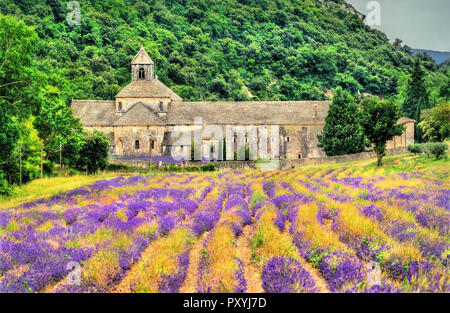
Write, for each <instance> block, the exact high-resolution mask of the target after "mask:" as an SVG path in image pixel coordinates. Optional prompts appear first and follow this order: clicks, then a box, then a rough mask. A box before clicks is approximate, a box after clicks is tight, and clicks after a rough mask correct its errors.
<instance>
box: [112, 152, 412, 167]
mask: <svg viewBox="0 0 450 313" xmlns="http://www.w3.org/2000/svg"><path fill="white" fill-rule="evenodd" d="M405 153H408V149H407V148H406V147H401V148H395V149H389V150H387V152H386V155H387V156H391V155H397V154H405ZM374 158H376V154H375V153H374V152H362V153H355V154H347V155H339V156H332V157H321V158H309V159H297V160H280V161H279V166H278V169H281V170H286V169H290V168H292V167H294V168H295V167H302V166H311V165H322V164H335V163H345V162H352V161H359V160H367V159H374ZM110 163H113V164H123V165H130V166H138V167H147V161H146V160H142V159H140V160H117V159H115V160H110ZM217 164H218V165H219V166H220V168H221V169H259V168H261V166H263V167H264V164H267V163H266V162H258V161H227V162H218V163H217ZM183 165H184V166H199V165H202V163H201V162H184V164H183Z"/></svg>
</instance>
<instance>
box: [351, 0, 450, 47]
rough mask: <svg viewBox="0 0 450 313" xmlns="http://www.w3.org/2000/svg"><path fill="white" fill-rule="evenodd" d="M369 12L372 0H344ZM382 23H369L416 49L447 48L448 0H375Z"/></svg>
mask: <svg viewBox="0 0 450 313" xmlns="http://www.w3.org/2000/svg"><path fill="white" fill-rule="evenodd" d="M346 1H347V2H348V3H350V4H352V5H353V6H354V7H355V8H356V9H357V10H358V11H360V12H361V13H363V14H364V15H368V14H369V12H370V11H371V10H367V4H368V3H369V2H370V1H371V0H346ZM377 2H378V3H379V4H380V13H381V14H380V16H381V25H380V26H372V27H374V28H377V29H379V30H381V31H382V32H384V33H385V34H386V35H387V36H388V37H389V39H391V41H393V40H394V39H395V38H400V39H401V40H403V43H404V44H407V45H408V46H410V47H412V48H416V49H428V50H437V51H447V52H450V0H378V1H377Z"/></svg>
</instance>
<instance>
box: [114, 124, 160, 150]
mask: <svg viewBox="0 0 450 313" xmlns="http://www.w3.org/2000/svg"><path fill="white" fill-rule="evenodd" d="M164 129H165V127H164V126H133V127H130V126H116V127H115V128H114V138H115V142H114V151H115V154H117V155H148V153H149V145H150V139H152V140H154V149H153V150H152V155H154V156H157V155H161V154H162V153H163V150H162V148H163V147H162V140H163V136H164ZM136 140H138V141H139V149H138V150H137V149H135V143H136Z"/></svg>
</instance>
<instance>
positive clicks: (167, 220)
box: [158, 215, 175, 236]
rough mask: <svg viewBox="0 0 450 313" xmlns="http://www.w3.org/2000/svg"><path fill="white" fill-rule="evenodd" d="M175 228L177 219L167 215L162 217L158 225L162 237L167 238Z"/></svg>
mask: <svg viewBox="0 0 450 313" xmlns="http://www.w3.org/2000/svg"><path fill="white" fill-rule="evenodd" d="M174 227H175V217H173V216H172V215H166V216H163V217H161V219H160V220H159V223H158V229H159V233H160V234H161V236H166V235H167V234H168V233H169V232H170V231H171V230H172V229H173V228H174Z"/></svg>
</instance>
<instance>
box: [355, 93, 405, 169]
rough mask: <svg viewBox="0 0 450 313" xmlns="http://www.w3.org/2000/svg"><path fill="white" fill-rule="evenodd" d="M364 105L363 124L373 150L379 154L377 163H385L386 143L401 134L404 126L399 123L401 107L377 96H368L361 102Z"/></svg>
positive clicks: (379, 164)
mask: <svg viewBox="0 0 450 313" xmlns="http://www.w3.org/2000/svg"><path fill="white" fill-rule="evenodd" d="M361 105H362V107H363V113H362V119H361V125H362V127H363V130H364V134H365V135H366V137H367V139H368V141H369V142H370V144H372V147H373V151H374V152H375V153H376V155H377V165H378V166H381V165H382V164H383V158H384V156H385V155H386V144H387V142H388V141H389V140H391V139H392V138H394V137H395V136H400V135H401V134H402V133H403V131H404V127H403V126H402V125H399V124H397V122H398V120H399V118H400V116H401V110H400V107H399V106H398V105H397V104H396V103H394V102H391V101H388V100H378V99H377V98H375V97H371V98H366V99H364V100H363V101H362V102H361Z"/></svg>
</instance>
